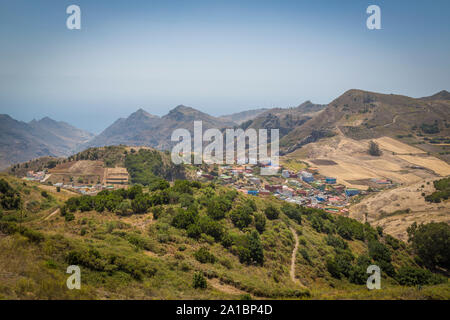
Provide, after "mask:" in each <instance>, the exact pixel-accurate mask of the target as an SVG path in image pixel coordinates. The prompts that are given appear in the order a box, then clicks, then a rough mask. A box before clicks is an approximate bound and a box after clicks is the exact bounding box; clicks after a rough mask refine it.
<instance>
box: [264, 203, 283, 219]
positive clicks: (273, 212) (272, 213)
mask: <svg viewBox="0 0 450 320" xmlns="http://www.w3.org/2000/svg"><path fill="white" fill-rule="evenodd" d="M264 213H265V214H266V217H267V218H268V219H269V220H275V219H277V218H278V216H279V215H280V211H279V210H278V209H277V208H276V207H274V206H273V205H271V204H270V205H269V206H268V207H267V208H266V209H265V210H264Z"/></svg>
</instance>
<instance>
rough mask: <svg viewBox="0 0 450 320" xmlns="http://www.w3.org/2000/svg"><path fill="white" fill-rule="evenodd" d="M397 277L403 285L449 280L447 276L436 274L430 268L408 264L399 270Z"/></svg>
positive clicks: (436, 282)
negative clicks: (409, 265)
mask: <svg viewBox="0 0 450 320" xmlns="http://www.w3.org/2000/svg"><path fill="white" fill-rule="evenodd" d="M396 279H397V281H398V283H400V284H401V285H403V286H417V285H429V284H438V283H442V282H444V281H447V279H446V278H445V277H439V276H436V275H434V274H433V273H431V272H430V271H429V270H425V269H421V268H416V267H408V266H405V267H401V268H400V269H399V270H398V273H397V276H396Z"/></svg>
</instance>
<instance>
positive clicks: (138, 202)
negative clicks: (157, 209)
mask: <svg viewBox="0 0 450 320" xmlns="http://www.w3.org/2000/svg"><path fill="white" fill-rule="evenodd" d="M148 207H149V204H148V200H147V198H146V197H145V196H143V195H142V194H141V195H138V196H136V198H134V200H132V201H131V209H132V210H133V212H134V213H146V212H147V210H148Z"/></svg>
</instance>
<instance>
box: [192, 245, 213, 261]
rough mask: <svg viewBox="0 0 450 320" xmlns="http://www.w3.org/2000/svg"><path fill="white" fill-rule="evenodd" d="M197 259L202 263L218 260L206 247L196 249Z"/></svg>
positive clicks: (195, 255)
mask: <svg viewBox="0 0 450 320" xmlns="http://www.w3.org/2000/svg"><path fill="white" fill-rule="evenodd" d="M194 257H195V259H196V260H197V261H198V262H200V263H214V262H216V257H215V256H214V255H213V254H212V253H210V252H209V250H208V249H207V248H205V247H202V248H200V249H198V250H197V251H195V253H194Z"/></svg>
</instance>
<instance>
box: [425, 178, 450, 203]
mask: <svg viewBox="0 0 450 320" xmlns="http://www.w3.org/2000/svg"><path fill="white" fill-rule="evenodd" d="M433 185H434V188H435V189H436V191H435V192H433V193H432V194H430V195H428V196H425V200H426V201H428V202H435V203H440V202H441V201H442V200H448V198H449V197H450V178H444V179H441V180H437V181H434V182H433Z"/></svg>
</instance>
